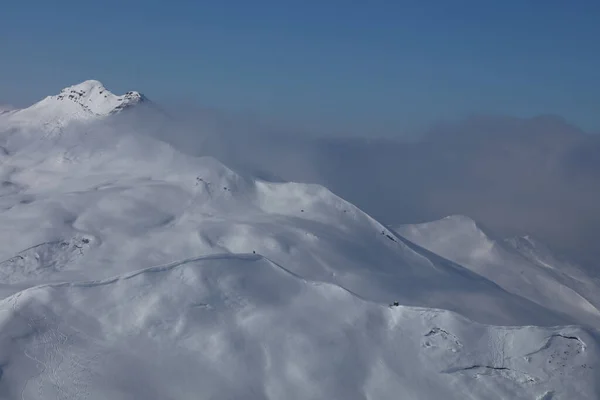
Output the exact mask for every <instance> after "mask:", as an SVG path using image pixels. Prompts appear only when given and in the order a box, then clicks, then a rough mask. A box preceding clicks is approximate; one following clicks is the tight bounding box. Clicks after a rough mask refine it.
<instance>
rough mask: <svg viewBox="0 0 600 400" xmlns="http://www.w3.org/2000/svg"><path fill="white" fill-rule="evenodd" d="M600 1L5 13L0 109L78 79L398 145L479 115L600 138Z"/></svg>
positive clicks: (237, 4)
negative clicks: (563, 122)
mask: <svg viewBox="0 0 600 400" xmlns="http://www.w3.org/2000/svg"><path fill="white" fill-rule="evenodd" d="M598 21H600V2H598V1H585V0H579V1H575V0H574V1H563V0H561V1H556V0H536V1H531V0H529V1H528V0H504V1H492V0H490V1H471V0H469V1H466V0H464V1H463V0H453V1H447V0H443V1H442V0H439V1H433V0H430V1H417V0H415V1H401V0H396V1H393V0H387V1H383V0H381V1H369V2H367V1H355V2H351V1H340V0H321V1H317V0H304V1H300V0H296V1H292V0H280V1H275V0H255V1H249V0H244V1H241V0H238V1H233V0H222V1H202V0H198V1H168V2H167V1H152V0H145V1H137V0H128V1H114V0H105V1H101V2H90V1H81V0H79V1H70V0H62V1H57V2H53V1H46V0H43V1H42V0H37V1H26V0H24V1H13V2H10V3H8V2H7V4H3V6H2V10H1V11H0V101H3V102H11V103H13V104H15V103H16V104H18V105H22V104H27V103H32V102H34V101H36V100H37V99H39V98H40V97H43V96H45V95H47V94H52V93H55V92H57V91H58V90H59V89H60V88H62V87H64V86H68V85H70V84H73V83H77V82H79V81H82V80H85V79H98V80H101V81H102V82H103V83H104V84H105V85H106V86H107V87H108V89H110V90H112V91H113V92H123V91H126V90H139V91H142V92H144V93H145V94H147V95H148V96H149V97H150V98H152V99H154V100H155V101H157V102H163V103H171V104H172V103H174V102H185V103H187V102H190V101H191V102H193V103H195V104H197V105H200V106H209V107H215V108H218V109H223V110H232V111H236V112H248V113H255V114H258V115H261V116H264V117H266V118H270V119H274V120H277V121H283V122H284V123H287V124H290V125H294V126H298V127H301V128H302V127H306V128H307V129H314V130H320V131H323V132H326V131H330V132H333V133H344V132H346V133H350V134H386V135H387V134H400V133H402V132H404V131H408V130H414V129H416V128H419V127H422V126H425V125H427V124H429V123H432V122H435V121H437V120H440V119H447V118H460V117H462V116H465V115H470V114H474V113H492V114H509V115H515V116H530V115H536V114H545V113H554V114H559V115H561V116H563V117H565V118H567V119H569V120H570V121H572V122H574V123H576V124H578V125H580V126H582V127H583V128H585V129H587V130H593V131H600V44H599V42H598V40H599V38H600V24H599V23H598Z"/></svg>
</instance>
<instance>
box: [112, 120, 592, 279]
mask: <svg viewBox="0 0 600 400" xmlns="http://www.w3.org/2000/svg"><path fill="white" fill-rule="evenodd" d="M142 121H143V118H142V117H134V116H132V115H130V116H127V117H126V119H123V120H122V121H121V122H122V123H123V124H124V126H127V125H128V124H129V123H132V124H133V125H136V124H138V123H141V124H142V125H144V126H149V125H150V124H146V125H145V123H144V122H142ZM182 121H185V122H182ZM163 123H164V124H165V125H164V126H168V129H162V128H157V125H156V124H152V126H149V128H150V129H146V128H144V129H142V130H144V131H146V132H149V131H151V132H154V134H155V135H157V136H159V137H160V138H161V139H163V140H166V141H168V142H170V143H172V144H174V145H175V146H176V147H178V148H180V149H182V150H183V151H185V152H188V153H191V154H211V155H215V156H216V157H218V158H219V159H222V160H224V162H226V163H227V164H228V165H232V166H239V167H240V168H243V169H247V168H250V169H252V170H253V171H254V172H255V173H257V174H260V176H264V177H269V178H270V179H281V180H293V181H299V182H314V183H319V184H323V185H325V186H327V187H329V188H331V190H333V191H334V192H335V193H337V194H339V195H341V196H342V197H344V198H347V199H349V200H350V201H352V202H354V203H356V204H357V205H359V206H360V207H362V208H363V209H365V210H367V211H368V212H369V213H370V214H372V215H374V216H376V217H377V218H379V219H381V220H383V221H386V223H389V224H403V223H418V222H424V221H429V220H434V219H439V218H442V217H444V216H447V215H452V214H464V215H469V216H471V217H473V218H474V219H475V220H477V221H478V222H479V223H481V224H482V225H483V226H485V227H486V228H487V229H488V230H490V231H491V232H493V233H495V234H497V235H498V236H500V237H509V236H520V235H528V234H529V235H533V236H534V237H536V238H538V239H539V240H541V241H543V242H545V243H547V244H548V245H549V246H551V247H552V248H553V249H555V250H556V251H557V252H558V253H562V254H564V255H565V256H566V257H568V258H570V259H574V260H577V261H579V262H581V263H583V264H585V265H587V266H588V267H589V268H591V269H592V270H595V271H598V268H597V259H598V258H599V257H600V249H599V248H598V246H597V245H596V243H595V237H596V236H597V235H598V234H600V228H599V227H600V207H598V206H597V205H598V204H600V183H599V182H600V136H598V135H593V134H588V133H586V132H584V131H582V130H581V129H579V128H577V127H576V126H574V125H572V124H570V123H568V122H567V121H565V120H564V119H562V118H560V117H557V116H551V115H548V116H539V117H535V118H516V117H508V116H475V117H470V118H466V119H464V120H462V121H456V122H451V123H444V124H437V125H434V126H433V127H432V128H430V129H429V130H427V131H426V132H424V133H422V134H421V135H419V136H417V137H414V138H411V139H402V138H398V139H391V138H372V137H369V136H368V132H365V137H364V138H357V137H353V138H341V137H324V136H315V135H310V134H306V133H303V132H297V131H294V130H290V129H286V128H281V127H269V126H266V125H261V124H260V123H259V122H257V121H256V120H252V119H244V118H241V117H235V116H231V115H227V114H224V113H221V114H219V113H217V112H214V111H212V110H205V111H204V112H201V113H200V114H199V115H194V116H192V114H185V115H184V118H180V119H179V120H178V122H177V123H174V124H171V125H170V123H169V122H163ZM159 125H160V124H159Z"/></svg>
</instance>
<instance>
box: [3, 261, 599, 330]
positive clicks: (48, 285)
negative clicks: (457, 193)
mask: <svg viewBox="0 0 600 400" xmlns="http://www.w3.org/2000/svg"><path fill="white" fill-rule="evenodd" d="M216 260H241V261H252V262H255V261H261V260H262V261H267V262H268V264H270V265H271V266H273V267H275V269H276V270H280V271H282V272H284V273H285V274H286V275H288V276H291V277H293V278H296V279H298V280H300V281H302V282H304V283H306V284H310V285H314V286H323V287H332V288H335V289H337V290H342V291H344V292H346V293H348V294H349V295H350V296H351V297H354V298H356V299H357V300H360V301H361V302H364V303H368V304H373V305H375V306H380V307H384V308H387V309H389V310H390V312H397V311H399V312H402V311H413V312H418V313H434V314H446V315H451V316H452V317H453V318H455V319H456V320H458V321H462V322H464V323H469V324H473V323H474V324H477V325H479V326H482V327H490V328H501V329H503V330H506V331H520V330H522V329H527V328H532V329H538V328H540V327H539V326H538V325H535V324H529V325H502V324H490V323H483V322H475V321H473V320H471V319H470V318H468V317H466V316H464V315H463V314H461V313H459V312H456V311H453V310H448V309H444V308H436V307H423V306H410V305H403V304H400V305H398V306H394V307H390V306H389V305H388V304H384V303H380V302H376V301H372V300H369V299H366V298H364V297H363V296H361V295H359V294H357V293H355V292H354V291H352V290H350V289H347V288H345V287H343V286H341V285H339V284H336V283H332V282H325V281H317V280H310V279H306V278H304V277H302V276H300V275H298V274H296V273H294V272H292V271H290V270H288V269H287V268H285V267H284V266H282V265H280V264H279V263H277V262H275V261H273V260H271V259H269V258H268V257H265V256H263V255H260V254H254V253H223V254H212V255H207V256H198V257H192V258H187V259H184V260H178V261H174V262H171V263H168V264H163V265H157V266H152V267H147V268H142V269H139V270H137V271H133V272H129V273H126V274H122V275H117V276H114V277H111V278H107V279H101V280H92V281H80V282H58V283H57V282H54V283H46V284H40V285H35V286H31V287H28V288H25V289H23V290H21V291H19V292H16V293H14V294H12V295H11V296H8V297H6V298H4V299H2V301H1V302H4V301H7V302H10V301H12V300H13V299H14V298H18V297H20V296H21V295H22V294H24V293H27V292H29V291H35V290H37V289H44V288H68V287H74V288H87V287H90V288H91V287H99V286H106V285H111V284H114V283H117V282H120V281H126V280H129V279H133V278H136V277H138V276H141V275H144V274H150V273H160V272H169V271H172V270H174V269H176V268H178V267H183V266H186V265H188V264H191V263H194V262H202V261H216ZM449 262H451V261H449ZM197 267H198V268H203V267H204V266H197ZM469 272H470V271H469ZM482 279H484V280H486V279H485V278H482ZM491 283H492V284H494V283H493V282H491ZM494 285H495V284H494ZM500 289H501V288H500ZM544 329H547V330H549V331H559V332H560V333H556V332H553V333H551V334H549V335H548V336H547V337H546V339H547V340H550V339H552V338H553V337H555V336H563V337H567V336H568V335H570V332H573V335H576V332H577V331H582V330H583V331H585V332H587V333H588V334H591V335H593V336H596V337H598V338H599V339H600V330H599V329H595V328H593V327H589V326H583V325H578V324H565V325H550V326H545V327H544ZM577 340H579V341H581V339H580V338H579V337H577Z"/></svg>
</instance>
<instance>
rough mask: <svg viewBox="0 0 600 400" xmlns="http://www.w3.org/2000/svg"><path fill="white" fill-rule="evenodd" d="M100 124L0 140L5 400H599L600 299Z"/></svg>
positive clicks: (479, 239) (480, 239)
mask: <svg viewBox="0 0 600 400" xmlns="http://www.w3.org/2000/svg"><path fill="white" fill-rule="evenodd" d="M68 107H70V106H68ZM68 107H67V108H68ZM32 110H34V111H35V108H32V109H27V110H24V111H27V112H32V113H33V114H32V115H37V117H36V118H35V121H34V122H36V123H39V122H43V121H46V119H45V118H47V116H48V115H47V114H45V113H37V114H36V113H35V112H33V111H32ZM61 110H62V109H61ZM63 111H64V110H63ZM59 114H60V113H59ZM53 115H55V114H53ZM61 115H62V114H61ZM94 121H95V122H90V121H89V120H87V119H81V118H79V119H77V120H76V121H75V122H73V121H71V122H69V123H68V124H65V125H62V126H61V128H60V132H59V133H58V134H49V133H48V132H49V131H48V130H45V129H43V128H39V129H38V130H35V129H34V130H30V129H27V130H23V129H21V128H19V127H18V126H17V127H15V126H14V125H12V123H11V122H10V121H9V122H8V123H7V122H6V120H4V123H6V124H7V125H4V128H2V129H0V131H1V132H4V133H3V134H0V145H1V146H2V152H0V180H1V185H0V301H1V303H0V398H8V399H12V398H21V399H46V398H58V399H68V398H73V399H106V398H111V399H139V398H148V399H184V398H215V399H221V398H222V399H227V398H245V399H281V398H290V399H294V398H297V399H307V398H314V399H322V398H349V399H353V398H356V399H359V398H360V399H385V398H390V399H391V398H398V396H399V395H400V394H402V396H406V397H408V398H456V399H464V398H469V396H470V397H472V398H486V399H494V398H498V399H500V398H515V399H518V398H526V399H531V398H544V399H550V398H553V396H554V397H556V398H590V399H592V398H597V397H598V391H597V388H596V387H595V382H597V381H599V380H598V379H597V378H598V374H597V372H596V371H597V368H598V365H597V364H598V362H597V357H598V349H597V342H596V335H597V333H596V331H594V330H591V328H590V330H586V329H584V328H578V327H576V326H575V324H579V325H595V326H597V320H596V319H595V318H596V313H597V310H596V308H595V306H594V305H597V304H598V303H596V298H595V297H593V296H590V292H591V291H592V289H593V287H594V286H593V285H592V284H590V285H587V286H586V285H585V284H583V283H581V285H580V286H577V285H575V284H573V282H575V281H578V280H577V279H580V277H573V275H572V274H568V276H569V277H571V278H572V279H571V280H570V281H568V280H565V279H562V278H561V279H562V280H561V279H558V278H557V276H558V275H557V274H558V272H556V271H555V272H552V274H549V273H546V274H545V275H544V273H540V274H539V277H536V275H535V274H534V273H533V272H537V271H538V270H536V269H535V268H538V269H544V270H548V267H547V266H545V264H544V263H545V262H546V261H544V260H548V259H547V257H541V256H540V257H539V258H536V254H537V253H536V252H535V251H529V252H526V251H525V249H526V247H524V246H521V247H518V248H520V249H521V250H516V249H517V247H515V246H513V247H510V246H509V245H508V244H507V245H506V247H503V249H504V250H503V251H506V252H509V250H510V249H513V250H512V251H514V254H513V253H510V252H509V253H510V254H512V255H513V256H514V257H518V259H519V260H521V262H523V263H524V264H523V265H525V266H526V268H527V272H526V273H524V275H522V276H521V275H519V273H520V272H519V271H518V270H516V269H515V268H514V267H513V266H512V265H501V266H502V267H506V269H505V270H504V273H503V274H497V273H491V272H490V271H497V270H494V269H492V268H490V267H489V266H488V264H485V263H483V264H481V263H472V262H471V261H472V259H471V258H469V257H467V258H465V259H462V258H461V259H459V258H457V257H458V256H460V255H461V254H464V253H461V252H457V253H446V252H445V251H443V250H444V249H445V248H444V247H441V248H440V249H438V250H440V251H439V253H440V254H436V253H437V252H436V250H435V249H432V247H431V246H429V245H428V244H427V243H424V242H423V241H421V240H417V239H419V238H418V237H417V236H415V237H412V238H411V237H410V236H409V235H405V236H406V237H404V236H400V235H398V234H397V233H396V232H395V231H394V230H391V229H388V228H386V226H384V225H382V224H381V223H380V222H378V221H377V220H375V219H373V218H371V217H370V216H369V215H367V214H366V213H364V212H362V211H361V210H360V209H358V208H357V207H355V206H354V205H352V204H350V203H348V202H346V201H345V200H343V199H342V198H340V197H338V196H336V195H335V194H333V193H332V192H330V191H329V190H327V189H326V188H324V187H322V186H319V185H306V184H300V183H294V182H287V183H286V182H277V183H275V182H268V181H265V180H260V179H256V178H255V177H253V176H251V175H250V174H247V173H244V171H234V170H232V169H230V168H228V167H226V166H225V165H223V164H221V163H220V162H219V161H218V160H216V159H214V158H211V157H201V158H195V157H191V156H186V155H183V154H181V153H180V152H178V151H177V150H175V149H173V148H172V147H171V146H169V145H167V144H166V143H163V142H160V141H157V140H155V139H151V138H150V137H148V136H143V135H138V134H136V133H131V132H127V131H120V130H115V129H114V126H112V125H110V124H105V123H102V120H100V119H94ZM0 123H2V120H0ZM34 125H35V124H34ZM42 125H43V124H42ZM42 125H41V126H42ZM50 132H54V131H50ZM465 226H466V225H465ZM473 226H474V225H473ZM471 228H473V227H471ZM471 228H469V229H470V230H467V233H468V234H467V235H466V236H464V237H463V236H460V235H458V236H456V237H457V238H458V239H457V240H461V242H460V247H461V248H463V250H464V251H467V250H469V249H471V250H473V251H474V252H475V253H474V254H477V257H478V258H477V261H481V260H484V261H486V260H489V258H488V254H489V252H492V253H493V254H496V252H497V250H495V248H496V247H497V244H496V243H495V242H494V241H493V240H491V239H488V238H487V237H485V235H483V234H482V233H480V232H479V231H477V230H476V229H471ZM414 229H417V230H419V229H420V228H419V227H414ZM421 231H422V230H421ZM432 237H437V236H436V235H433V236H432ZM461 238H462V239H461ZM463 239H464V240H463ZM411 240H413V241H411ZM482 243H484V244H485V246H483V247H485V248H484V249H483V251H482V245H481V244H482ZM421 246H423V247H421ZM486 246H487V247H486ZM507 249H508V250H507ZM469 251H470V250H469ZM468 254H469V255H470V254H472V252H471V253H468ZM502 254H504V253H502ZM526 254H527V256H526ZM534 259H535V260H537V261H535V262H533V261H532V260H534ZM493 260H495V261H494V262H496V261H497V260H500V261H502V262H504V261H506V260H505V259H503V258H493ZM510 260H512V259H510ZM510 260H509V261H510ZM463 261H465V263H466V265H465V266H463V265H461V263H462V262H463ZM500 261H497V262H496V264H493V265H494V266H495V267H496V266H497V264H498V263H499V262H500ZM486 262H487V261H486ZM532 263H533V264H534V265H535V268H533V267H531V265H530V264H532ZM524 268H525V267H524ZM550 270H552V269H550ZM532 271H533V272H532ZM507 276H508V278H507ZM534 278H535V279H534ZM542 280H545V281H542ZM527 282H530V284H529V285H528V284H527ZM578 282H579V281H578ZM542 283H543V284H542ZM596 296H597V295H596ZM586 299H587V300H586ZM454 312H456V313H459V314H461V315H460V316H459V315H458V314H455V313H454ZM467 318H468V319H467ZM482 324H487V325H482ZM497 325H511V326H512V327H510V328H507V327H498V326H497ZM533 325H538V326H545V327H546V328H542V327H533ZM557 326H568V327H564V328H561V327H557ZM550 327H551V328H550Z"/></svg>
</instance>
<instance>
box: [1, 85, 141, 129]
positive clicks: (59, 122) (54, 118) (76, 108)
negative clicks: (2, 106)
mask: <svg viewBox="0 0 600 400" xmlns="http://www.w3.org/2000/svg"><path fill="white" fill-rule="evenodd" d="M146 101H147V99H146V97H145V96H144V95H142V94H141V93H139V92H135V91H130V92H127V93H125V94H124V95H121V96H117V95H115V94H113V93H111V92H110V91H108V90H107V89H106V88H105V87H104V85H103V84H102V83H101V82H99V81H96V80H87V81H84V82H81V83H79V84H77V85H73V86H69V87H66V88H64V89H63V90H61V91H60V93H59V94H57V95H54V96H48V97H46V98H45V99H43V100H41V101H39V102H37V103H35V104H33V105H32V106H30V107H28V108H25V109H22V110H12V111H10V112H7V113H5V115H4V118H5V119H6V120H8V121H5V124H6V123H9V124H11V125H16V126H18V127H19V128H22V129H23V128H29V129H38V128H39V127H40V126H42V127H43V128H44V129H45V130H47V131H52V130H55V129H60V128H62V127H64V126H66V125H67V124H68V123H70V122H74V121H85V120H94V119H98V118H104V117H107V116H109V115H114V114H117V113H119V112H121V111H123V110H125V109H128V108H130V107H133V106H135V105H138V104H140V103H143V102H146Z"/></svg>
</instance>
